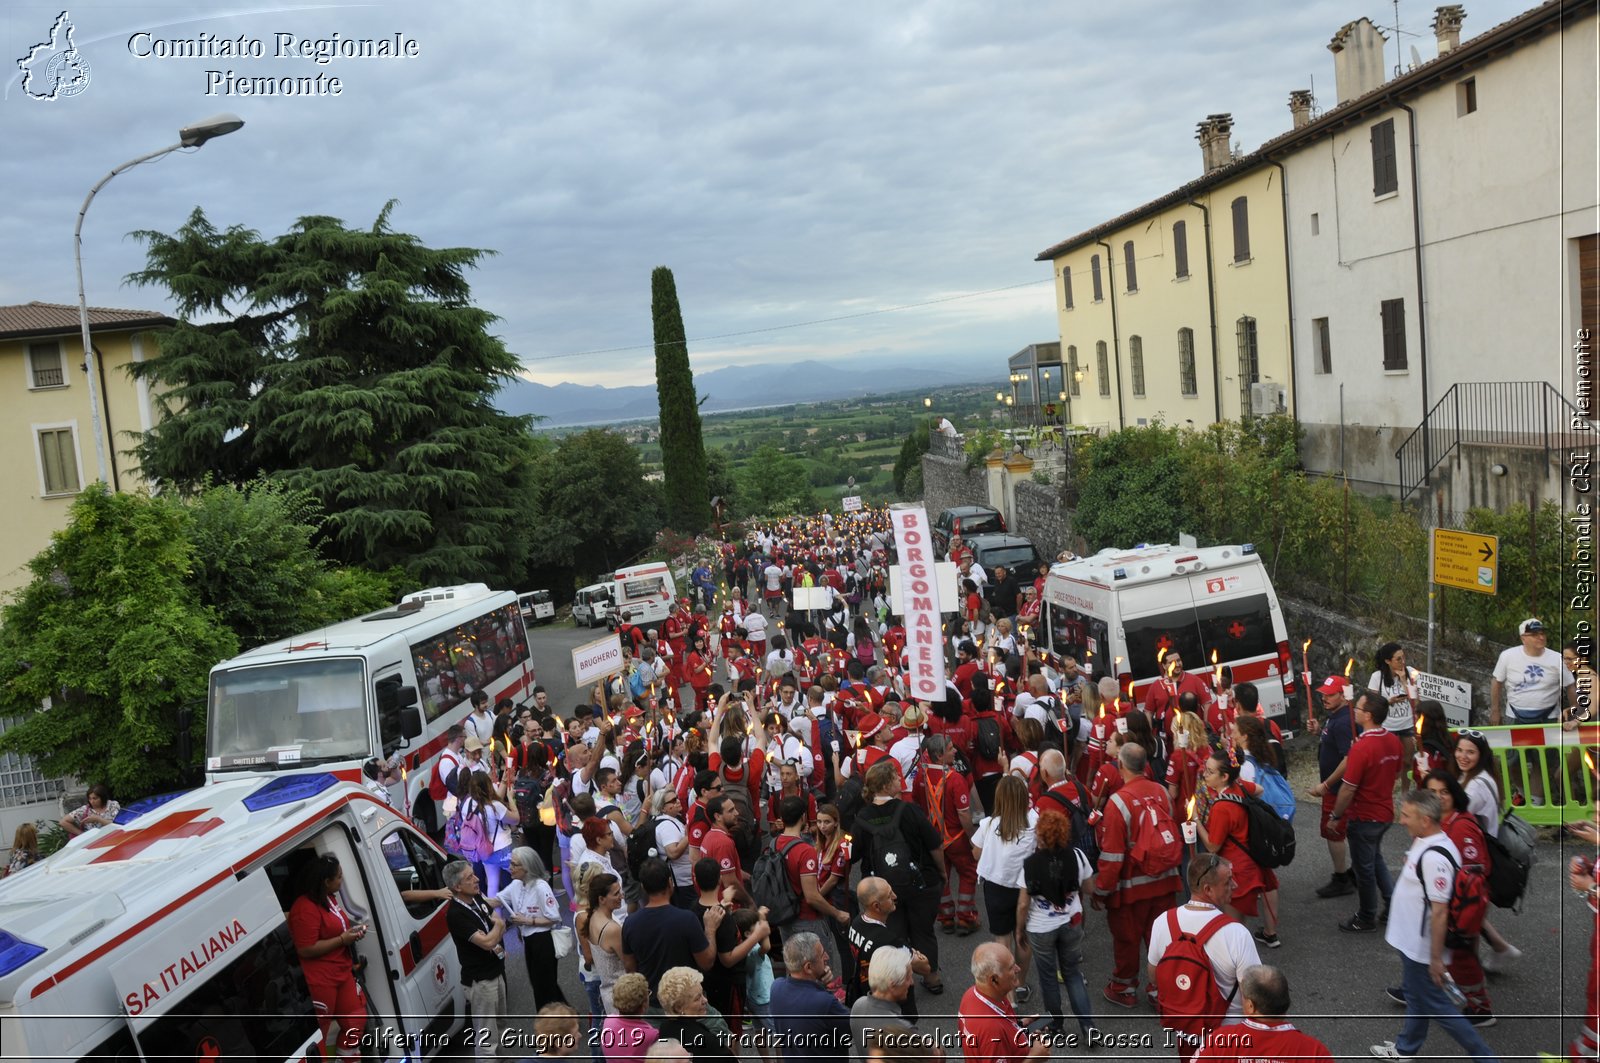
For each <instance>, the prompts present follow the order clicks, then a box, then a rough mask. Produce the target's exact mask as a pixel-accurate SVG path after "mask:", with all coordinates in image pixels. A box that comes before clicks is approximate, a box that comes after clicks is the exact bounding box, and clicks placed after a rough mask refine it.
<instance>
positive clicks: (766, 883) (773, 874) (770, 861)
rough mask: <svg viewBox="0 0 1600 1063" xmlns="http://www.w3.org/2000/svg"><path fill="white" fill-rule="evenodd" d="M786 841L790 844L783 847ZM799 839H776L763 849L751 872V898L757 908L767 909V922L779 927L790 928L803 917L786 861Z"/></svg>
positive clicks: (781, 836)
mask: <svg viewBox="0 0 1600 1063" xmlns="http://www.w3.org/2000/svg"><path fill="white" fill-rule="evenodd" d="M785 840H787V841H788V842H789V844H788V845H781V844H780V843H781V842H783V841H785ZM799 840H800V839H799V838H796V837H793V836H785V835H781V834H780V835H779V836H778V837H776V838H773V839H772V840H770V841H769V842H767V844H766V845H764V846H762V847H761V855H760V856H758V857H756V866H755V867H754V868H753V869H752V870H751V872H750V896H751V897H753V898H755V902H756V904H757V906H764V907H766V908H767V922H768V923H771V924H772V925H773V926H776V927H784V926H788V925H789V924H790V923H792V922H794V921H795V919H796V918H798V917H799V915H800V895H799V894H798V893H796V892H795V889H794V883H792V882H790V881H789V861H788V860H786V859H784V854H785V853H787V852H788V851H789V849H790V848H791V847H792V846H793V845H794V843H795V842H797V841H799Z"/></svg>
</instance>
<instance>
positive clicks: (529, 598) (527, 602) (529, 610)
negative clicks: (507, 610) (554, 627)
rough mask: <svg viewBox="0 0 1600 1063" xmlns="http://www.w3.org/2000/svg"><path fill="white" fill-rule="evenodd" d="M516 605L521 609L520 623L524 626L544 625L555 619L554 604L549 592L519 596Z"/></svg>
mask: <svg viewBox="0 0 1600 1063" xmlns="http://www.w3.org/2000/svg"><path fill="white" fill-rule="evenodd" d="M517 604H518V605H519V606H520V607H521V608H522V621H523V623H525V624H545V623H549V622H550V621H551V620H554V619H555V618H556V606H555V602H554V601H552V600H551V598H550V592H549V591H529V592H528V593H526V594H520V595H518V596H517Z"/></svg>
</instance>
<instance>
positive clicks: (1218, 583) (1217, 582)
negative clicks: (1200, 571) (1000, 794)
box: [1206, 579, 1228, 594]
mask: <svg viewBox="0 0 1600 1063" xmlns="http://www.w3.org/2000/svg"><path fill="white" fill-rule="evenodd" d="M1227 589H1228V581H1227V580H1223V579H1208V580H1206V593H1207V594H1221V593H1222V592H1223V591H1225V590H1227Z"/></svg>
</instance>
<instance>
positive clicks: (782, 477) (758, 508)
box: [738, 444, 819, 516]
mask: <svg viewBox="0 0 1600 1063" xmlns="http://www.w3.org/2000/svg"><path fill="white" fill-rule="evenodd" d="M738 479H739V498H740V499H741V500H742V503H743V506H744V510H745V512H747V513H751V514H755V515H759V516H780V515H783V514H786V513H815V512H816V511H817V509H818V508H819V506H818V502H817V493H816V491H814V490H813V489H812V487H811V480H810V477H809V475H808V474H807V472H806V464H805V462H803V461H801V460H800V459H799V458H796V457H794V456H792V455H789V454H784V453H781V452H779V450H778V448H777V447H774V446H771V445H770V444H769V445H765V446H762V447H760V448H759V449H757V450H756V452H755V453H754V454H753V455H751V457H750V460H749V461H748V462H747V463H746V464H745V467H744V468H743V469H741V470H740V471H739V478H738Z"/></svg>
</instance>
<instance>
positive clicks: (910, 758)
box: [889, 731, 923, 780]
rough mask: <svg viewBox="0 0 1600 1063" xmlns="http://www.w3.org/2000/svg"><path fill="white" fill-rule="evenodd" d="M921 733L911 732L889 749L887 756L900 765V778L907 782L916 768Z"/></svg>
mask: <svg viewBox="0 0 1600 1063" xmlns="http://www.w3.org/2000/svg"><path fill="white" fill-rule="evenodd" d="M922 739H923V734H922V732H921V731H913V732H912V733H910V734H908V735H906V736H905V737H904V738H902V739H900V741H898V742H896V743H895V744H894V745H892V746H890V747H889V755H890V756H891V757H893V758H894V759H895V760H897V761H898V762H899V763H900V777H901V778H902V779H906V780H909V779H910V778H911V773H912V772H913V771H915V770H916V768H917V758H918V756H919V755H920V754H921V753H922Z"/></svg>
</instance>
